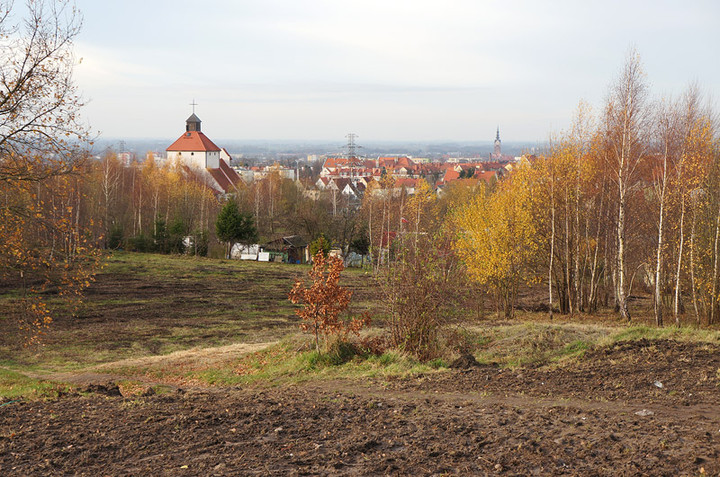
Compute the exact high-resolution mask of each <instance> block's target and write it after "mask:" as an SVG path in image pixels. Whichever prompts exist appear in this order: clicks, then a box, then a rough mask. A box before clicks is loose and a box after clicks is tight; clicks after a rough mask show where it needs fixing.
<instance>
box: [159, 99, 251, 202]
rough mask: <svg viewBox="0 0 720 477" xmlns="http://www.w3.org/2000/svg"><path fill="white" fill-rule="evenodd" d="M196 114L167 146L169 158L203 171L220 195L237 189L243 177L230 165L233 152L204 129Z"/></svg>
mask: <svg viewBox="0 0 720 477" xmlns="http://www.w3.org/2000/svg"><path fill="white" fill-rule="evenodd" d="M200 125H201V121H200V118H198V117H197V116H196V115H195V113H194V112H193V113H192V115H191V116H190V117H189V118H187V120H186V121H185V132H184V133H183V135H182V136H180V137H179V138H178V139H177V141H175V142H174V143H172V144H171V145H170V147H168V148H167V149H166V152H167V159H168V160H169V161H175V160H177V161H178V162H180V163H181V164H182V165H183V166H185V167H187V168H189V169H194V170H197V171H200V172H201V174H202V175H203V176H204V178H205V179H206V181H207V183H208V185H210V187H212V188H213V189H215V190H216V191H217V192H218V193H219V194H232V193H235V192H237V184H238V183H239V182H240V181H241V180H242V179H241V178H240V176H239V175H238V173H237V172H235V170H234V169H232V168H231V167H230V159H231V158H230V154H228V153H227V151H226V150H225V149H220V148H219V147H217V146H216V145H215V143H214V142H212V141H211V140H210V138H208V137H207V136H206V135H205V134H204V133H203V132H202V129H201V126H200Z"/></svg>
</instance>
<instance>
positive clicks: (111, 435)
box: [0, 340, 720, 476]
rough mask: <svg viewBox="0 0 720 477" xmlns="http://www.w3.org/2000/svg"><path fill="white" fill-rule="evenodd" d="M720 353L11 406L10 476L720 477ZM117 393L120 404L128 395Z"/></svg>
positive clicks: (620, 352) (618, 349)
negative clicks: (499, 476) (604, 476)
mask: <svg viewBox="0 0 720 477" xmlns="http://www.w3.org/2000/svg"><path fill="white" fill-rule="evenodd" d="M718 369H720V347H718V346H716V345H713V344H698V343H678V342H674V341H646V340H645V341H634V342H623V343H619V344H616V345H613V346H610V347H606V348H599V349H596V350H591V351H589V352H588V353H586V355H585V356H584V357H582V358H581V359H580V360H579V361H572V362H569V363H567V364H565V365H557V366H552V367H548V366H545V367H537V368H519V369H515V370H509V369H501V368H498V367H494V366H488V365H485V366H472V365H471V363H469V364H468V367H467V369H458V370H451V371H447V372H442V373H437V374H431V375H425V376H416V377H412V378H402V379H391V380H387V379H377V380H370V381H319V380H315V381H312V382H309V383H304V384H297V385H285V386H282V387H276V388H263V387H247V388H232V389H228V388H224V389H218V388H214V389H200V388H187V389H176V390H175V391H173V392H169V393H167V394H160V395H149V396H144V397H137V396H132V397H123V396H118V395H117V394H119V393H118V392H117V389H116V388H114V387H113V386H112V385H110V384H108V383H105V384H104V385H95V386H92V387H88V388H87V391H91V392H89V393H84V394H82V395H81V394H70V395H66V396H62V397H60V398H58V399H57V400H54V401H35V402H25V401H19V402H7V403H4V404H3V405H2V406H1V407H0V474H1V475H66V474H75V475H173V476H175V475H447V474H458V475H523V476H524V475H668V476H676V475H702V474H707V475H718V474H719V473H720V462H719V459H720V408H719V406H718V403H719V402H720V387H719V384H720V375H719V372H718ZM113 394H115V396H113Z"/></svg>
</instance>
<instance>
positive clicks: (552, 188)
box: [548, 172, 555, 320]
mask: <svg viewBox="0 0 720 477" xmlns="http://www.w3.org/2000/svg"><path fill="white" fill-rule="evenodd" d="M550 174H551V175H550V230H551V231H550V266H549V267H548V301H549V303H550V319H551V320H552V319H553V286H552V278H553V276H552V275H553V265H554V260H555V175H554V174H553V173H552V172H551V173H550Z"/></svg>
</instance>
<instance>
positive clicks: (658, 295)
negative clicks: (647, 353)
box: [653, 146, 667, 326]
mask: <svg viewBox="0 0 720 477" xmlns="http://www.w3.org/2000/svg"><path fill="white" fill-rule="evenodd" d="M666 190H667V146H666V147H665V154H664V157H663V169H662V186H661V188H660V194H659V195H660V217H659V221H658V243H657V251H656V254H655V296H654V300H653V304H654V310H655V324H656V325H657V326H662V325H663V309H662V288H661V279H662V276H661V273H662V250H663V247H664V245H665V244H664V242H663V239H664V235H663V230H664V222H665V191H666Z"/></svg>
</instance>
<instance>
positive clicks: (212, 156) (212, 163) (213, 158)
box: [195, 151, 220, 169]
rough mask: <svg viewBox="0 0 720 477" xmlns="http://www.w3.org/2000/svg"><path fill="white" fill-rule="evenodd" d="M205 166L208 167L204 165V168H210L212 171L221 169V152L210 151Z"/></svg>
mask: <svg viewBox="0 0 720 477" xmlns="http://www.w3.org/2000/svg"><path fill="white" fill-rule="evenodd" d="M195 154H197V153H195ZM203 154H205V153H203ZM205 164H207V165H203V167H209V168H210V169H217V168H218V167H220V151H208V152H207V156H206V157H205Z"/></svg>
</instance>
